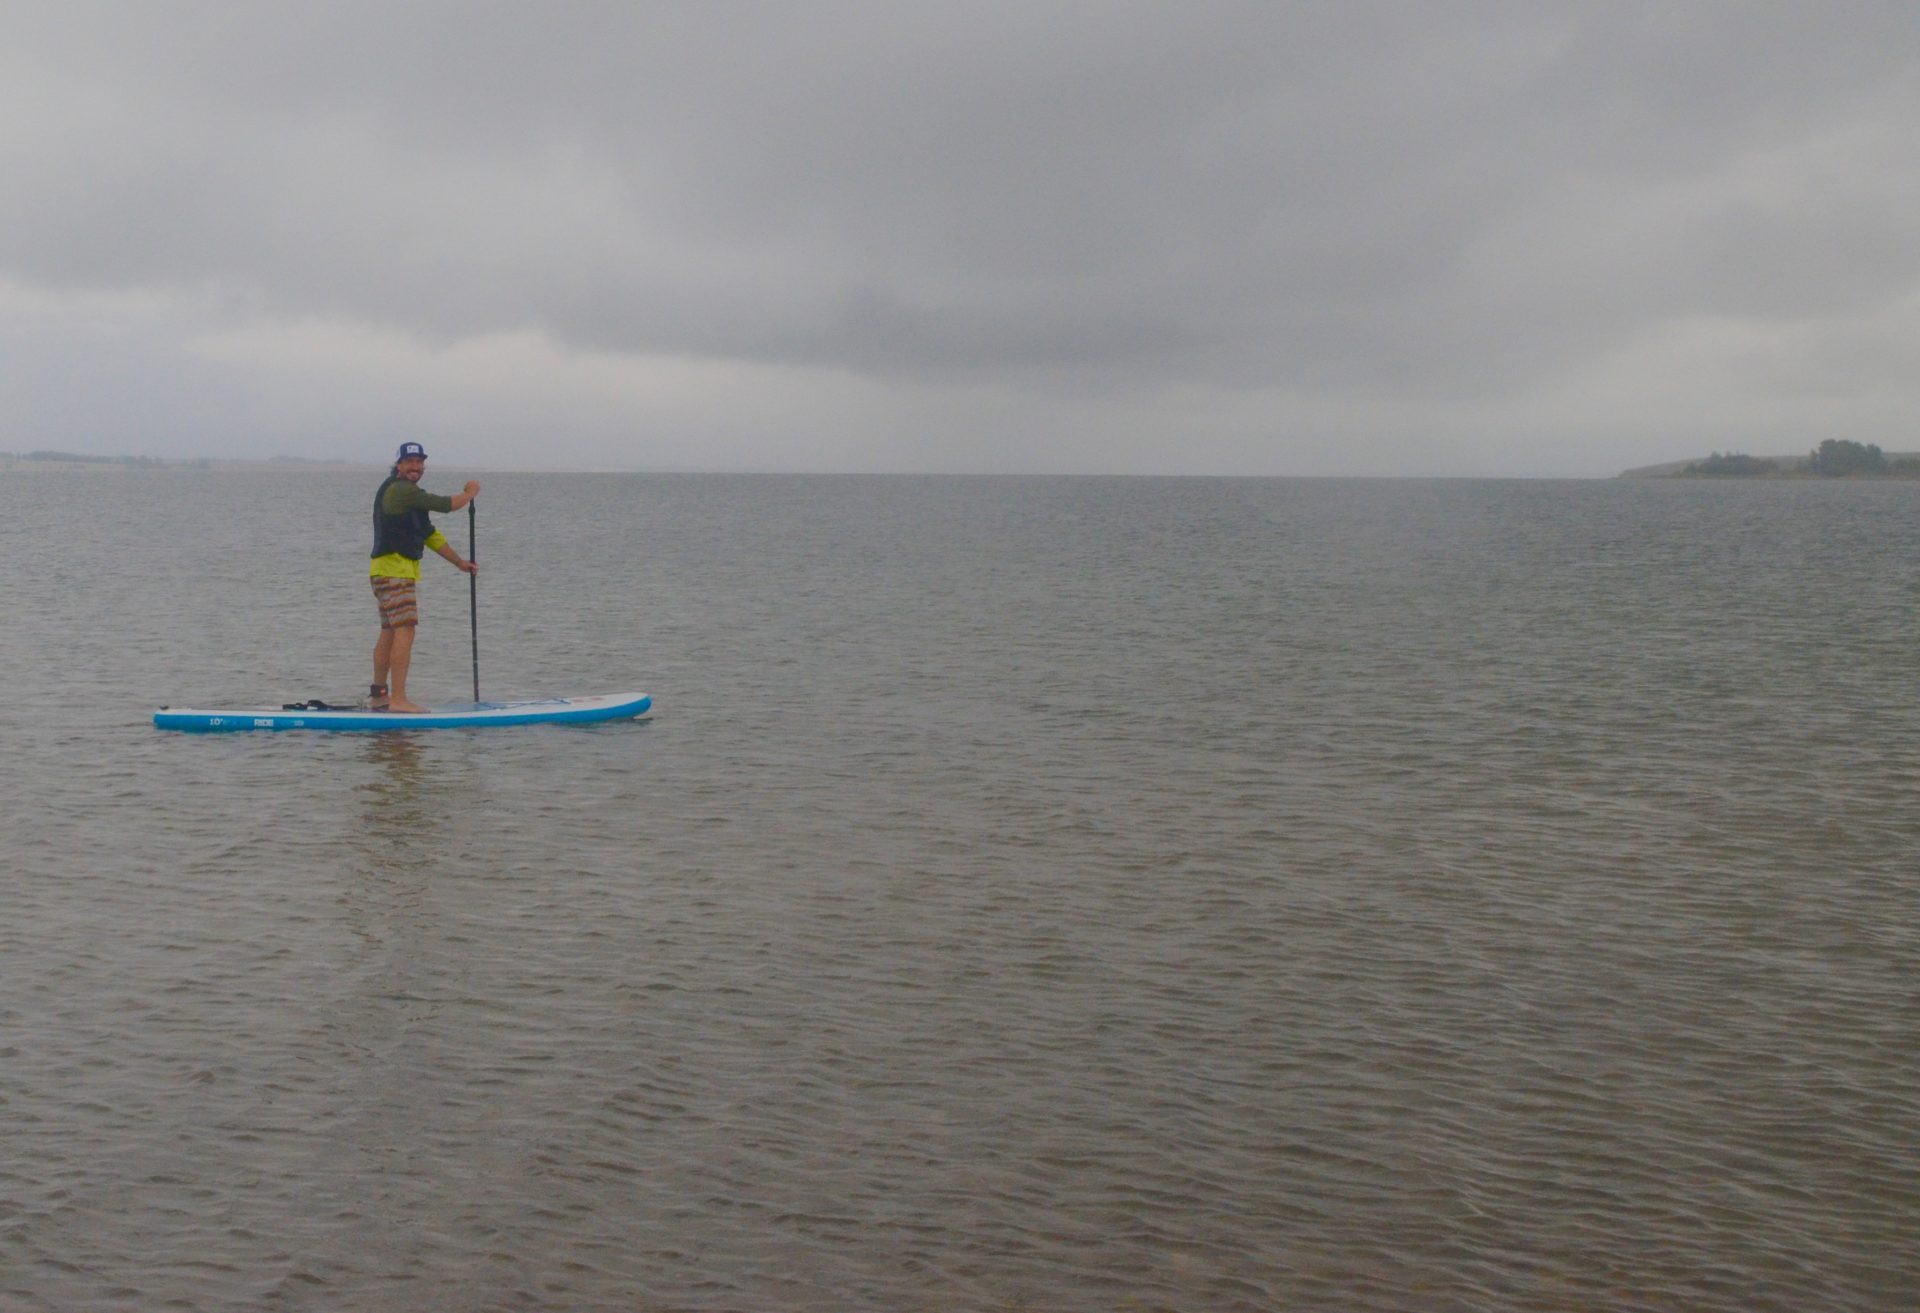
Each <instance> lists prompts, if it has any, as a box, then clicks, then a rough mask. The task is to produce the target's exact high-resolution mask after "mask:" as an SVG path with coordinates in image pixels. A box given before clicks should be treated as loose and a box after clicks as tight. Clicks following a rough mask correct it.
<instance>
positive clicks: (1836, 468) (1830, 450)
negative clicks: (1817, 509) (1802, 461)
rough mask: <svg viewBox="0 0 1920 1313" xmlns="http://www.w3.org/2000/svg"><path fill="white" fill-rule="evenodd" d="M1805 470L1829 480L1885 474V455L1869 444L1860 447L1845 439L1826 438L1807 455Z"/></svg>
mask: <svg viewBox="0 0 1920 1313" xmlns="http://www.w3.org/2000/svg"><path fill="white" fill-rule="evenodd" d="M1807 468H1808V469H1809V470H1811V471H1812V472H1813V473H1815V474H1823V475H1826V476H1828V477H1829V478H1838V477H1840V476H1842V475H1847V474H1885V473H1886V472H1887V453H1886V452H1884V451H1882V450H1880V448H1879V447H1877V446H1875V445H1873V444H1871V443H1869V444H1867V445H1866V446H1862V445H1861V444H1860V443H1858V442H1849V441H1848V440H1847V439H1845V438H1838V439H1836V438H1828V439H1827V440H1826V441H1825V442H1823V443H1821V444H1820V445H1819V446H1817V447H1815V448H1814V449H1813V450H1812V451H1811V452H1810V453H1808V455H1807Z"/></svg>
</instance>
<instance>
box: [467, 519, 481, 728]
mask: <svg viewBox="0 0 1920 1313" xmlns="http://www.w3.org/2000/svg"><path fill="white" fill-rule="evenodd" d="M476 522H477V517H476V516H475V514H474V510H473V503H472V502H468V503H467V559H468V560H469V561H476V560H478V559H479V558H478V557H477V556H475V555H474V554H473V541H474V538H475V537H476V536H477V535H476V533H475V529H474V526H475V524H476ZM467 616H468V618H469V619H470V620H471V621H472V625H473V700H474V701H475V702H478V701H479V700H480V576H479V575H477V574H470V575H468V576H467Z"/></svg>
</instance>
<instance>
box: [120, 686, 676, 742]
mask: <svg viewBox="0 0 1920 1313" xmlns="http://www.w3.org/2000/svg"><path fill="white" fill-rule="evenodd" d="M652 709H653V699H652V698H651V697H649V696H647V695H646V694H645V693H602V694H600V695H598V696H595V697H584V698H538V699H529V700H526V701H521V702H463V703H458V704H455V705H453V706H445V707H430V708H428V709H427V710H426V711H424V712H411V711H369V710H365V709H360V708H347V709H344V710H336V709H331V708H330V709H328V710H324V711H316V710H313V709H311V708H296V707H251V708H249V707H240V708H225V709H213V710H202V709H199V708H193V707H162V708H160V709H159V710H158V711H156V712H154V713H153V725H154V728H155V729H177V730H185V731H186V732H188V733H191V734H213V733H231V732H233V731H237V730H256V729H320V730H361V731H367V730H371V731H380V730H408V729H493V728H500V727H503V726H508V725H585V724H592V723H594V722H597V721H607V720H636V719H638V718H640V717H642V716H645V715H646V714H647V713H648V712H650V711H651V710H652Z"/></svg>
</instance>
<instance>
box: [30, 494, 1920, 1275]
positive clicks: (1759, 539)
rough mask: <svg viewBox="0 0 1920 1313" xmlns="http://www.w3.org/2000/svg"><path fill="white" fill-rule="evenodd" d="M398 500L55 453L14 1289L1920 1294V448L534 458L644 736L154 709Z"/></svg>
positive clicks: (593, 678)
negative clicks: (1683, 471)
mask: <svg viewBox="0 0 1920 1313" xmlns="http://www.w3.org/2000/svg"><path fill="white" fill-rule="evenodd" d="M440 464H441V465H447V464H448V462H446V461H442V462H440ZM434 477H435V476H430V478H429V484H430V485H431V484H432V483H433V482H434ZM437 477H439V478H440V479H441V481H442V482H446V483H453V482H457V481H458V479H459V478H461V477H464V475H463V474H462V473H461V472H460V471H457V470H454V469H452V468H447V469H444V470H442V471H441V473H440V475H439V476H437ZM377 481H378V472H376V471H369V472H368V474H367V475H366V476H364V477H358V476H346V475H340V474H334V473H320V472H315V473H308V474H302V473H299V472H288V471H283V470H273V469H262V470H258V471H190V470H165V471H155V472H146V473H141V472H135V471H113V472H107V471H101V472H79V471H75V472H45V471H29V472H21V471H19V470H12V471H0V605H3V606H4V607H5V625H4V632H0V654H4V657H5V663H4V668H5V670H6V672H7V683H8V688H7V693H6V695H5V697H4V698H3V699H0V707H3V708H4V710H0V716H3V717H4V721H3V722H0V727H3V728H4V748H5V751H4V754H0V797H4V799H5V807H4V810H3V811H0V900H4V901H3V902H0V907H4V916H3V917H0V1308H5V1309H7V1310H9V1311H11V1310H15V1309H26V1310H40V1309H47V1310H69V1309H81V1308H85V1309H115V1308H124V1309H139V1310H149V1309H168V1308H172V1309H209V1310H252V1309H263V1308H267V1309H271V1308H281V1309H303V1310H304V1309H346V1308H352V1309H358V1310H386V1309H393V1310H400V1309H436V1310H438V1309H448V1310H467V1309H472V1310H483V1309H484V1310H493V1309H546V1308H555V1309H561V1308H564V1309H588V1308H622V1309H643V1310H681V1309H685V1310H721V1309H724V1310H823V1311H824V1310H920V1309H925V1310H1016V1309H1019V1310H1027V1309H1032V1310H1056V1309H1058V1310H1129V1309H1143V1310H1144V1309H1168V1310H1268V1309H1289V1310H1291V1309H1327V1310H1413V1309H1419V1310H1429V1309H1431V1310H1456V1309H1459V1310H1467V1309H1472V1310H1541V1309H1545V1310H1594V1309H1622V1310H1627V1309H1631V1310H1703V1309H1704V1310H1729V1311H1734V1310H1738V1311H1740V1313H1748V1311H1750V1310H1774V1309H1777V1310H1807V1309H1816V1308H1817V1309H1849V1310H1882V1309H1884V1310H1908V1309H1911V1308H1914V1307H1916V1306H1917V1305H1920V1258H1916V1250H1917V1249H1920V1243H1917V1242H1920V1220H1917V1219H1920V1150H1917V1149H1916V1146H1920V1082H1917V1081H1916V1076H1920V930H1917V929H1916V906H1917V905H1920V844H1917V843H1916V840H1917V839H1920V808H1917V807H1916V792H1917V791H1920V692H1917V691H1916V683H1917V681H1916V675H1920V644H1916V639H1917V638H1920V625H1917V624H1916V616H1915V607H1914V603H1915V600H1916V596H1920V594H1917V593H1916V582H1915V570H1916V566H1917V565H1920V485H1908V484H1867V485H1862V484H1798V483H1796V484H1754V485H1744V486H1743V485H1706V484H1698V483H1685V484H1682V483H1629V482H1601V483H1566V484H1540V483H1471V482H1469V483H1442V482H1434V483H1392V482H1381V483H1342V482H1307V481H1301V482H1295V481H1281V480H1276V481H1258V480H1244V481H1234V480H1227V481H1207V480H1188V481H1178V480H1170V481H1158V480H1098V479H1087V480H1065V479H1062V480H971V479H884V478H874V479H858V478H845V479H841V478H811V479H809V478H776V477H766V478H750V477H738V478H735V477H717V476H715V477H709V476H644V477H643V476H619V477H597V478H594V477H585V476H580V477H568V476H557V475H496V476H491V477H489V478H488V479H487V490H486V492H485V493H484V494H483V498H482V502H481V513H480V517H479V525H478V527H479V532H480V542H479V557H480V559H481V560H482V561H483V562H484V564H485V567H486V573H485V574H484V576H483V581H482V584H481V587H480V603H479V605H480V631H481V646H482V651H481V678H482V686H483V692H484V693H486V694H488V695H489V696H507V695H509V694H527V695H534V694H551V693H586V692H611V691H619V690H624V689H630V688H632V689H641V690H644V691H647V692H650V693H652V694H653V695H654V696H655V698H656V701H657V705H658V710H657V712H656V715H655V716H654V718H653V719H652V720H651V721H648V722H644V723H639V724H625V725H611V726H602V727H586V728H575V729H567V728H559V727H546V728H534V729H525V730H492V731H448V732H437V733H426V732H416V733H412V734H398V735H378V736H352V735H323V734H306V733H291V734H278V735H270V734H257V735H256V734H240V735H230V736H229V735H217V736H193V735H170V734H163V733H160V732H156V731H155V730H153V729H152V728H151V727H150V725H149V723H148V720H147V717H148V715H149V714H150V712H151V710H152V708H153V707H154V706H156V705H158V704H160V703H173V704H175V705H183V704H184V705H202V706H204V705H212V704H216V703H220V702H226V703H236V702H238V703H243V704H246V703H260V702H271V703H278V702H280V701H283V700H291V699H297V698H305V697H312V696H318V697H325V698H330V699H333V698H347V697H351V696H353V695H355V694H356V693H358V692H360V691H361V689H362V688H363V686H364V684H365V681H366V678H367V670H366V666H367V664H368V651H369V649H370V646H371V643H372V639H373V635H374V620H373V612H372V603H371V599H370V594H369V593H368V591H367V588H366V585H365V583H364V582H363V581H362V576H363V575H364V570H365V567H364V564H363V562H364V560H365V555H364V553H365V544H364V542H363V539H364V538H365V536H366V527H365V520H366V504H367V503H368V501H369V499H370V498H371V495H372V490H373V485H374V483H376V482H377ZM449 527H450V528H451V529H452V531H453V535H454V537H455V539H456V541H461V542H464V539H465V535H466V525H465V523H464V521H463V519H461V518H460V517H452V518H451V522H450V524H449ZM427 564H428V578H427V581H426V583H425V584H424V586H423V596H424V609H425V615H426V628H425V629H424V630H423V632H422V636H421V639H420V646H419V649H418V655H417V657H416V668H415V676H414V679H413V691H414V693H415V695H416V696H417V697H420V698H422V700H430V701H455V700H459V699H460V698H461V697H463V696H465V695H466V693H467V688H468V684H469V681H470V678H471V671H470V653H469V648H468V629H467V600H468V597H467V590H466V586H465V582H464V580H462V579H461V578H460V577H459V576H458V575H456V574H455V573H454V572H453V571H451V570H449V569H446V568H445V567H444V566H442V565H441V564H440V563H439V562H437V561H433V560H429V562H428V563H427Z"/></svg>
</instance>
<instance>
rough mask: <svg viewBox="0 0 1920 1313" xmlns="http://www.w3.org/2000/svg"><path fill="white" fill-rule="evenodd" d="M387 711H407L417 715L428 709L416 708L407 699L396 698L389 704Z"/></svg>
mask: <svg viewBox="0 0 1920 1313" xmlns="http://www.w3.org/2000/svg"><path fill="white" fill-rule="evenodd" d="M387 710H388V711H406V712H412V713H414V714H416V715H417V714H420V713H422V712H425V711H426V708H425V707H419V706H415V705H414V704H413V703H411V702H409V701H408V700H407V699H405V698H394V699H392V700H391V701H389V702H388V703H387Z"/></svg>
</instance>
